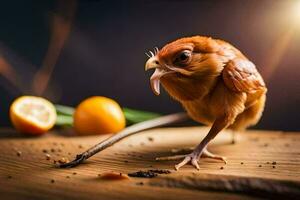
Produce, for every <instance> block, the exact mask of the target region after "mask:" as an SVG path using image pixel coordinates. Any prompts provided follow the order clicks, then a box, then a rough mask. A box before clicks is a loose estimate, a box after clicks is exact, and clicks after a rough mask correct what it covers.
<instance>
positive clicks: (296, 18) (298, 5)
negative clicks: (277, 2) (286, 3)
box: [291, 0, 300, 25]
mask: <svg viewBox="0 0 300 200" xmlns="http://www.w3.org/2000/svg"><path fill="white" fill-rule="evenodd" d="M291 18H292V21H293V22H294V23H295V24H299V25H300V0H298V1H296V2H295V4H293V8H292V12H291Z"/></svg>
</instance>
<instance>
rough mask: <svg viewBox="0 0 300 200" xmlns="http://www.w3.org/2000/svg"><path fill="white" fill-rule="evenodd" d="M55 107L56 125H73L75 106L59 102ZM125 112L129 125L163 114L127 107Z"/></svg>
mask: <svg viewBox="0 0 300 200" xmlns="http://www.w3.org/2000/svg"><path fill="white" fill-rule="evenodd" d="M55 108H56V112H57V120H56V125H57V126H73V114H74V112H75V108H73V107H70V106H65V105H59V104H55ZM123 113H124V115H125V118H126V122H127V126H128V125H132V124H136V123H140V122H143V121H147V120H150V119H154V118H156V117H159V116H161V114H158V113H154V112H148V111H142V110H136V109H132V108H127V107H124V108H123Z"/></svg>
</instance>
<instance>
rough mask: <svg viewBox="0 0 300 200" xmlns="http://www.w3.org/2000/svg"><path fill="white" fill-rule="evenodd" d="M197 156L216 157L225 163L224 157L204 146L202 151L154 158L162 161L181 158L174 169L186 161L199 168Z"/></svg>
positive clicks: (177, 168)
mask: <svg viewBox="0 0 300 200" xmlns="http://www.w3.org/2000/svg"><path fill="white" fill-rule="evenodd" d="M199 157H204V158H211V159H216V160H222V161H223V162H224V163H225V164H227V161H226V157H223V156H219V155H215V154H213V153H211V152H209V151H208V150H207V149H206V148H205V149H203V150H202V151H200V152H199V151H197V149H196V150H195V151H193V152H192V153H190V154H187V155H175V156H167V157H159V158H156V160H157V161H162V160H179V159H182V158H184V159H183V161H181V162H180V163H179V164H177V165H175V169H176V170H179V168H181V167H182V166H184V165H186V164H187V163H189V162H190V163H191V164H192V165H193V166H194V167H195V168H196V169H197V170H199V169H200V167H199V164H198V160H199Z"/></svg>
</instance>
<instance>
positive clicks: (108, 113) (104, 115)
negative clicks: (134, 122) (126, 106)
mask: <svg viewBox="0 0 300 200" xmlns="http://www.w3.org/2000/svg"><path fill="white" fill-rule="evenodd" d="M125 125H126V120H125V116H124V114H123V111H122V109H121V107H120V105H119V104H118V103H117V102H116V101H114V100H112V99H110V98H107V97H102V96H95V97H90V98H88V99H86V100H84V101H83V102H81V103H80V104H79V105H78V106H77V108H76V109H75V113H74V128H75V130H76V131H77V133H78V134H80V135H95V134H107V133H116V132H118V131H120V130H122V129H124V127H125Z"/></svg>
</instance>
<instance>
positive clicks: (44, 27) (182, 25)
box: [0, 0, 300, 131]
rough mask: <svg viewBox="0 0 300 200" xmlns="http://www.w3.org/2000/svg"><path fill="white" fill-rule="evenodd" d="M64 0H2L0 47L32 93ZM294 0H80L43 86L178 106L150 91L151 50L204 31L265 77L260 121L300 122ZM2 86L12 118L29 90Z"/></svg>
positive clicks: (126, 102) (171, 108)
mask: <svg viewBox="0 0 300 200" xmlns="http://www.w3.org/2000/svg"><path fill="white" fill-rule="evenodd" d="M64 2H65V4H66V5H67V4H68V3H69V2H68V1H64ZM57 3H58V2H57V1H44V0H43V1H4V2H1V8H0V22H1V23H0V24H1V29H0V56H1V57H2V58H3V59H5V60H6V61H7V62H8V63H10V65H11V66H12V67H13V68H14V69H15V70H16V72H17V74H18V75H19V76H20V77H21V79H22V83H21V84H22V85H23V87H25V88H27V89H26V90H25V94H31V93H32V92H31V90H30V89H28V88H30V84H31V82H32V79H33V74H34V73H35V72H36V71H37V70H38V69H39V68H40V66H41V65H42V63H43V60H44V58H45V55H46V52H47V49H48V46H49V42H50V36H51V16H52V15H53V13H57V12H58V11H57ZM297 3H298V1H295V0H294V1H288V0H282V1H276V0H269V1H266V0H264V1H262V0H249V1H247V0H240V1H238V0H230V1H229V0H228V1H223V0H218V1H217V0H210V1H190V0H189V1H175V0H174V1H148V0H145V1H100V0H99V1H92V0H90V1H78V2H77V3H76V10H75V15H74V20H73V26H72V29H71V32H70V34H69V37H68V38H67V40H66V42H65V44H64V47H63V49H62V51H61V52H60V55H59V57H58V60H57V62H56V64H55V68H54V71H53V74H52V76H51V79H50V85H49V87H48V89H47V91H46V93H45V94H44V96H46V97H49V98H50V99H51V100H53V101H55V102H58V103H61V104H66V105H72V106H76V105H77V104H78V103H79V102H80V101H81V100H83V99H84V98H86V97H89V96H92V95H103V96H108V97H111V98H114V99H116V100H117V101H118V102H119V103H120V104H121V105H122V106H127V107H132V108H137V109H144V110H149V111H155V112H161V113H172V112H176V111H180V110H182V108H181V106H180V105H179V104H178V103H176V102H175V101H173V100H171V99H170V97H169V96H168V95H167V94H166V93H165V92H162V94H161V96H158V97H156V96H155V95H154V94H153V93H152V92H151V89H150V87H149V77H150V74H151V73H150V72H149V73H145V72H144V63H145V61H146V59H147V57H146V56H145V54H144V53H145V52H146V51H148V50H151V49H153V47H155V46H158V47H162V46H163V45H164V44H166V43H167V42H169V41H172V40H174V39H176V38H180V37H183V36H192V35H197V34H199V35H207V36H212V37H214V38H221V39H224V40H227V41H229V42H230V43H232V44H233V45H235V46H236V47H237V48H239V49H240V50H241V51H242V52H243V53H244V54H246V55H247V56H248V58H249V59H250V60H252V61H253V62H254V63H255V64H256V65H257V67H258V69H259V70H260V71H261V72H262V75H263V77H264V78H265V79H266V83H267V85H268V88H269V91H268V99H267V104H266V109H265V112H264V116H263V118H262V120H261V121H260V122H259V124H258V125H257V126H256V128H260V129H277V130H292V131H295V130H298V131H299V130H300V125H299V117H300V116H299V112H300V109H299V102H300V87H299V77H300V76H299V75H300V73H299V72H300V70H299V65H300V64H299V63H300V54H299V53H300V29H297V30H295V29H293V27H294V26H295V24H293V23H294V21H295V20H294V19H293V17H294V16H292V15H291V14H292V12H294V7H295V6H296V4H297ZM60 12H61V11H60ZM298 12H300V10H299V11H298ZM61 14H62V15H64V13H63V12H62V13H61ZM298 21H300V18H299V19H298ZM298 26H300V24H298ZM0 73H1V65H0ZM0 94H1V98H0V126H8V125H10V123H9V118H8V109H9V105H10V103H11V102H12V100H13V99H14V98H16V97H17V96H18V95H21V94H22V93H20V92H19V91H18V89H16V88H15V87H14V86H13V84H11V83H9V82H8V81H7V80H6V79H5V78H3V77H1V76H0Z"/></svg>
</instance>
